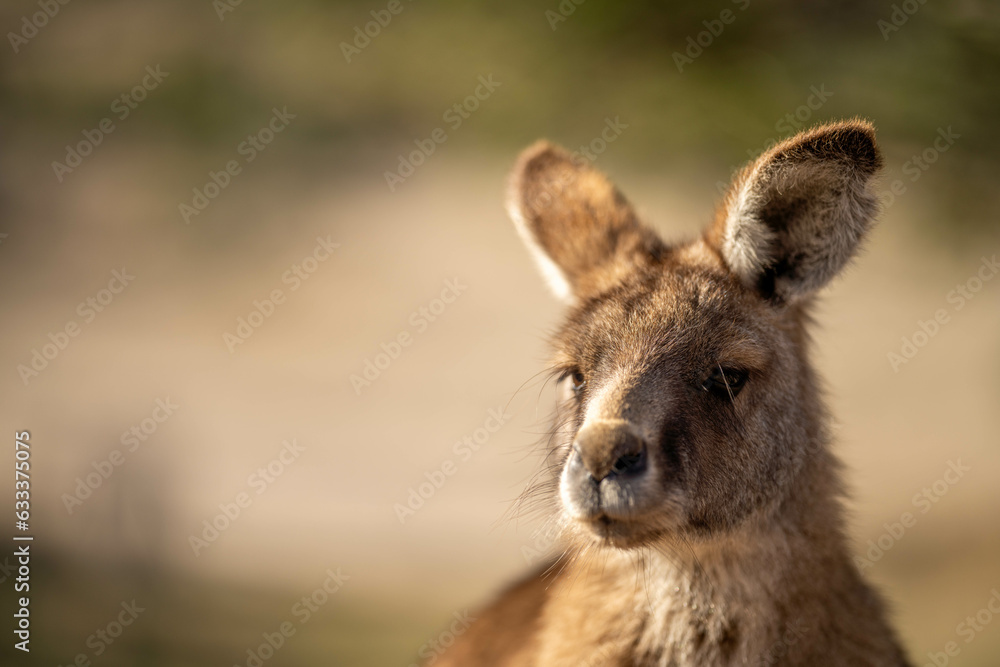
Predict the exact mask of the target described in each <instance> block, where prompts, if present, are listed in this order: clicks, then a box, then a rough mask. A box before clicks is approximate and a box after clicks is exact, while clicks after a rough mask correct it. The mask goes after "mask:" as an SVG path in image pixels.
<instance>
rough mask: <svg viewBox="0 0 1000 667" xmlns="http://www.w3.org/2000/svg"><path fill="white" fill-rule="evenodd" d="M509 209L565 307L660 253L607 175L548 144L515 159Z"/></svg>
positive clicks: (656, 242) (653, 237) (658, 245)
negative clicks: (565, 302)
mask: <svg viewBox="0 0 1000 667" xmlns="http://www.w3.org/2000/svg"><path fill="white" fill-rule="evenodd" d="M507 210H508V212H509V214H510V217H511V219H512V220H513V221H514V224H515V226H516V227H517V230H518V233H519V234H520V235H521V238H522V239H523V240H524V242H525V244H526V245H527V246H528V249H529V250H530V251H531V253H532V255H533V257H534V258H535V260H536V262H537V263H538V265H539V268H540V269H541V271H542V274H543V275H544V276H545V277H546V278H547V280H548V282H549V285H550V287H552V289H553V291H554V292H555V293H556V295H557V296H559V297H560V298H562V299H563V300H565V301H569V302H573V301H575V300H576V299H578V298H580V297H584V296H587V295H590V294H595V293H598V292H600V291H602V290H604V289H607V288H608V287H610V286H611V285H613V284H615V283H616V282H617V281H620V280H621V279H622V277H623V276H624V275H625V274H626V273H628V272H629V271H630V270H631V269H632V268H634V266H635V265H636V263H641V262H643V261H646V260H648V259H649V258H650V257H652V256H654V255H656V254H657V253H659V252H660V251H661V249H662V247H663V244H662V242H661V241H660V240H659V238H658V237H656V235H655V234H654V233H653V232H652V231H650V230H649V229H647V228H646V227H645V226H643V225H641V224H640V223H639V220H638V217H637V216H636V213H635V211H634V209H633V208H632V206H631V205H630V204H629V202H628V201H627V200H626V199H625V197H624V196H623V195H622V194H621V192H619V191H618V189H617V188H615V186H614V185H613V184H612V183H611V181H610V180H608V178H607V177H605V176H604V175H603V174H602V173H601V172H599V171H598V170H596V169H595V168H593V167H592V166H591V165H590V164H589V163H588V162H587V161H586V160H585V159H583V158H581V157H579V156H573V155H571V154H570V153H568V152H567V151H565V150H563V149H562V148H559V147H558V146H554V145H552V144H550V143H548V142H545V141H540V142H538V143H536V144H535V145H533V146H531V147H530V148H528V149H527V150H525V151H524V152H523V153H522V154H521V157H520V159H519V160H518V161H517V164H516V165H515V167H514V169H513V171H512V173H511V177H510V181H509V186H508V191H507Z"/></svg>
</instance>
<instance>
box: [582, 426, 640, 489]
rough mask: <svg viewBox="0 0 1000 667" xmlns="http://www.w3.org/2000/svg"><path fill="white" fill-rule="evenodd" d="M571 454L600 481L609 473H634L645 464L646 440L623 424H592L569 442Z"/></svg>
mask: <svg viewBox="0 0 1000 667" xmlns="http://www.w3.org/2000/svg"><path fill="white" fill-rule="evenodd" d="M573 451H574V455H575V457H579V462H580V463H582V464H583V466H584V467H585V468H586V470H587V472H588V473H589V475H590V477H591V478H593V479H594V480H595V481H597V482H600V481H601V480H602V479H604V478H605V477H609V476H611V475H627V474H629V473H638V472H641V471H642V470H644V469H645V467H646V444H645V443H644V442H643V440H642V438H640V437H639V436H638V435H636V434H635V433H633V432H632V430H631V429H630V428H629V427H628V425H627V424H601V423H598V424H593V425H591V426H587V427H585V428H584V429H582V430H581V431H580V432H579V433H577V435H576V440H575V441H574V442H573Z"/></svg>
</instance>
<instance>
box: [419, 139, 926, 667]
mask: <svg viewBox="0 0 1000 667" xmlns="http://www.w3.org/2000/svg"><path fill="white" fill-rule="evenodd" d="M880 166H881V157H880V155H879V152H878V149H877V147H876V144H875V139H874V130H873V128H872V127H871V126H870V125H869V124H867V123H865V122H862V121H849V122H844V123H837V124H833V125H827V126H824V127H819V128H817V129H814V130H812V131H810V132H806V133H803V134H800V135H798V136H797V137H793V138H792V139H790V140H788V141H785V142H783V143H781V144H779V145H778V146H775V147H774V148H773V149H772V150H770V151H768V152H767V153H765V154H764V155H762V156H761V157H760V158H759V159H758V160H756V161H755V162H754V163H752V164H751V165H749V166H748V167H747V168H746V169H745V170H744V171H743V172H742V173H741V174H740V175H739V176H738V177H737V178H736V180H735V182H734V183H733V186H732V188H731V190H730V193H729V194H728V195H727V197H726V199H725V200H724V202H723V204H722V206H721V207H720V209H719V211H718V214H717V216H716V220H715V222H714V223H713V224H712V225H711V226H710V228H709V229H708V230H707V231H706V233H705V235H704V236H703V237H702V238H700V239H697V240H695V241H692V242H689V243H686V244H680V245H674V246H668V245H667V244H665V243H663V242H662V241H660V240H659V238H657V236H656V235H655V234H654V233H653V232H652V231H650V230H649V229H648V228H646V227H644V226H643V225H642V224H641V223H640V222H639V221H638V219H637V217H636V215H635V213H634V212H633V210H632V208H631V206H630V205H629V204H628V202H626V200H625V199H624V197H622V195H621V194H620V193H619V192H618V191H617V190H616V189H615V188H614V187H613V186H612V185H611V184H610V183H609V182H608V181H607V180H606V179H605V178H604V176H602V175H601V174H599V173H598V172H597V171H595V170H594V169H593V168H591V167H590V166H589V165H586V164H580V163H575V162H574V161H573V160H572V159H571V158H570V156H569V155H568V154H567V153H565V152H564V151H562V150H561V149H558V148H555V147H553V146H550V145H548V144H545V143H540V144H537V145H535V146H534V147H532V148H530V149H528V150H527V151H525V153H524V155H523V156H522V157H521V159H520V161H519V162H518V164H517V166H516V167H515V169H514V173H513V175H512V179H511V190H510V195H509V208H510V210H511V215H512V217H513V219H514V221H515V223H516V224H517V226H518V229H519V231H520V233H521V234H522V236H523V237H524V239H525V241H526V242H527V243H528V244H529V248H531V249H532V252H533V253H534V254H535V256H536V258H537V259H538V260H539V262H540V263H541V265H542V269H543V272H544V273H545V274H546V275H547V277H548V278H549V279H550V282H552V283H553V286H554V288H555V290H556V292H557V294H559V295H560V296H562V297H564V299H565V300H566V301H567V302H568V303H569V304H570V311H569V315H568V318H567V321H566V323H565V324H564V326H563V327H562V329H561V330H560V332H559V333H558V334H557V336H556V338H555V341H554V344H555V350H556V353H555V368H556V369H557V370H556V375H557V376H558V377H559V381H560V387H561V391H562V400H561V401H560V405H559V408H558V413H557V421H556V428H555V430H554V435H553V437H552V438H551V441H550V443H549V449H548V457H547V458H546V462H547V465H548V466H549V468H550V469H549V470H548V472H549V473H550V475H549V476H548V478H546V479H544V480H543V481H541V482H540V483H539V484H538V485H537V486H535V487H533V488H532V489H529V491H528V492H527V497H528V498H529V499H534V500H536V501H538V502H540V503H542V504H543V507H545V508H547V509H548V512H549V515H550V518H551V521H552V522H553V523H554V524H555V525H557V526H558V527H559V529H560V530H561V540H562V544H563V546H564V547H565V552H564V555H563V556H562V557H561V558H560V559H559V560H558V561H557V562H556V563H554V564H553V565H552V567H551V568H550V569H549V570H548V574H547V575H540V574H538V573H536V574H534V575H532V576H531V577H528V578H526V579H525V580H524V581H522V582H521V583H520V584H518V585H517V586H515V587H514V588H512V589H510V590H509V591H508V592H507V593H506V594H504V595H503V596H501V598H500V599H499V601H498V602H496V603H494V605H493V606H492V607H490V608H488V609H487V610H485V611H484V612H482V613H481V614H480V615H479V620H478V621H476V623H475V624H474V625H473V629H472V630H470V631H469V632H468V633H467V634H466V635H465V636H463V637H462V638H461V639H460V640H459V642H458V643H457V644H456V646H455V647H454V649H453V650H452V651H451V652H450V653H448V654H446V655H445V656H444V657H443V658H442V659H441V660H440V661H439V662H438V663H437V664H438V665H441V666H442V667H447V666H452V665H463V666H465V667H471V666H477V665H482V666H487V665H517V666H519V667H530V666H533V665H534V666H538V667H542V666H544V667H559V666H562V665H566V666H570V665H572V666H573V667H579V666H580V665H591V666H593V667H597V666H598V665H609V666H626V665H628V666H639V665H642V666H646V665H649V666H653V665H657V666H665V665H678V666H680V665H701V666H705V665H769V664H784V665H845V666H846V665H905V664H907V663H906V659H905V657H904V654H903V652H902V650H901V648H900V647H899V644H898V643H897V641H896V639H895V637H894V635H893V632H892V630H891V629H890V628H889V626H888V624H887V622H886V620H885V614H884V611H883V607H882V603H881V602H880V600H879V598H878V596H877V595H876V594H875V592H874V591H873V590H872V589H871V588H869V587H868V585H867V584H865V583H864V582H863V581H862V580H861V578H860V576H859V574H858V572H857V571H856V570H855V568H854V567H853V566H852V564H851V560H850V556H849V553H848V549H847V546H846V544H845V538H844V525H843V524H844V522H843V516H842V515H843V510H842V507H841V502H840V496H841V494H842V488H841V482H840V467H839V464H838V462H837V460H836V459H835V457H834V456H833V455H832V454H831V452H830V448H829V442H828V435H827V428H826V423H827V417H826V413H825V409H824V406H823V402H822V397H821V395H820V392H819V390H818V387H817V380H816V377H815V375H814V372H813V370H812V367H811V365H810V363H809V360H808V344H809V338H808V334H807V327H808V325H809V323H810V319H809V316H808V308H809V304H810V302H811V300H812V297H813V295H814V294H815V292H816V290H818V289H819V288H820V287H822V286H824V285H826V284H827V283H828V282H829V281H830V279H831V278H833V276H834V275H836V274H837V273H838V272H839V271H840V270H841V269H842V268H843V267H844V266H845V264H846V263H847V262H848V261H849V260H850V259H851V257H852V256H853V255H854V254H855V253H856V252H857V249H858V247H859V244H860V243H861V241H862V240H863V238H864V236H865V233H866V232H867V230H868V229H869V228H870V226H871V224H872V220H873V217H874V215H875V212H876V205H875V198H874V196H873V195H872V194H871V192H870V190H869V182H870V179H871V177H872V176H873V175H874V174H875V173H876V172H877V170H878V169H879V167H880Z"/></svg>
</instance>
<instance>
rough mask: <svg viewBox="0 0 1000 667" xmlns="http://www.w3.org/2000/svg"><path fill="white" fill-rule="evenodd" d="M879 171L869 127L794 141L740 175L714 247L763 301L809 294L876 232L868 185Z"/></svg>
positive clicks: (817, 132)
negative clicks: (761, 296) (866, 237)
mask: <svg viewBox="0 0 1000 667" xmlns="http://www.w3.org/2000/svg"><path fill="white" fill-rule="evenodd" d="M881 166H882V157H881V155H880V153H879V150H878V147H877V145H876V143H875V130H874V128H873V127H872V126H871V124H870V123H867V122H865V121H860V120H852V121H846V122H842V123H834V124H831V125H824V126H821V127H818V128H815V129H813V130H810V131H808V132H803V133H801V134H799V135H796V136H795V137H792V138H791V139H788V140H786V141H784V142H782V143H780V144H778V145H777V146H775V147H773V148H772V149H771V150H769V151H767V152H766V153H764V154H763V155H761V156H760V157H759V158H758V159H757V160H755V161H754V162H753V163H751V164H749V165H748V166H747V167H746V168H745V169H744V170H743V171H742V172H741V173H740V175H739V176H737V178H736V179H735V180H734V182H733V185H732V186H731V187H730V190H729V192H728V194H727V196H726V198H725V200H724V202H723V205H722V207H721V209H720V211H719V214H718V216H717V218H716V223H715V224H714V225H713V227H712V228H710V230H709V232H708V234H707V238H708V241H709V243H710V244H711V245H713V246H714V247H716V248H717V250H718V251H719V253H720V254H721V255H722V257H723V260H724V261H725V262H726V264H727V266H728V267H729V269H730V270H731V271H732V272H733V273H734V274H735V275H736V276H737V277H738V278H739V279H740V280H741V281H742V282H743V283H744V284H745V285H747V286H748V287H751V288H754V289H757V290H758V291H760V292H761V293H762V295H763V296H765V297H767V298H774V299H778V300H782V301H795V300H797V299H800V298H802V297H805V296H808V295H810V294H812V293H814V292H815V291H816V290H818V289H820V288H821V287H823V286H824V285H826V284H827V283H828V282H829V281H830V280H831V279H832V278H833V277H834V276H835V275H836V274H837V273H839V272H840V271H841V270H842V269H843V268H844V266H845V265H846V264H847V263H848V261H850V259H851V257H853V256H854V254H855V253H856V252H857V250H858V248H859V247H860V245H861V243H862V241H863V239H864V237H865V235H866V233H867V232H868V230H869V229H870V228H871V226H872V224H873V221H874V218H875V216H876V213H877V210H878V200H877V198H876V196H875V195H874V193H873V192H872V191H871V188H870V185H871V180H872V177H873V176H874V175H875V173H876V172H877V171H878V170H879V169H880V168H881Z"/></svg>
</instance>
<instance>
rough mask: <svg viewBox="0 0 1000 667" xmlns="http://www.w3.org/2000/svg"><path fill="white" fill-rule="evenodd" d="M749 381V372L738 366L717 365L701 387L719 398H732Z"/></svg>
mask: <svg viewBox="0 0 1000 667" xmlns="http://www.w3.org/2000/svg"><path fill="white" fill-rule="evenodd" d="M746 382H747V372H746V371H741V370H738V369H736V368H723V367H722V366H716V367H715V368H714V369H712V373H711V374H710V375H709V376H708V378H707V379H706V380H705V381H704V382H703V383H702V385H701V388H702V389H703V390H705V391H709V392H712V393H713V394H715V395H716V396H718V397H719V398H725V399H731V398H736V395H737V394H739V393H740V390H741V389H743V385H745V384H746Z"/></svg>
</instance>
